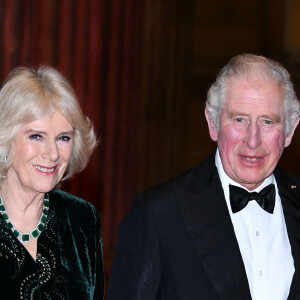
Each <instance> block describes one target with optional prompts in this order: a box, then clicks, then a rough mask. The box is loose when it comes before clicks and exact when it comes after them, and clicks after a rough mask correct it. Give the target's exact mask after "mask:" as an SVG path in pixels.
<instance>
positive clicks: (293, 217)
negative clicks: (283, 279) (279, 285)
mask: <svg viewBox="0 0 300 300" xmlns="http://www.w3.org/2000/svg"><path fill="white" fill-rule="evenodd" d="M275 177H276V182H277V186H278V190H279V194H280V198H281V203H282V207H283V213H284V218H285V223H286V227H287V232H288V236H289V240H290V244H291V249H292V255H293V259H294V265H295V273H294V277H293V280H292V284H291V288H290V295H289V297H288V299H289V300H292V299H300V274H299V273H300V190H299V187H300V186H299V187H298V186H297V184H296V183H295V182H292V181H291V182H286V180H284V181H285V182H284V181H283V180H282V179H283V178H282V176H280V172H279V175H278V172H277V173H275ZM288 181H289V180H288Z"/></svg>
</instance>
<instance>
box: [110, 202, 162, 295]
mask: <svg viewBox="0 0 300 300" xmlns="http://www.w3.org/2000/svg"><path fill="white" fill-rule="evenodd" d="M159 282H160V255H159V242H158V235H157V230H156V228H155V223H154V220H153V217H152V215H151V210H150V209H149V207H147V204H146V202H145V201H144V200H143V197H142V196H139V197H138V198H137V199H136V201H135V202H134V204H133V207H132V209H131V211H130V212H129V213H128V215H127V216H126V218H125V219H124V220H123V222H122V223H121V224H120V226H119V230H118V243H117V248H116V255H115V259H114V263H113V267H112V271H111V275H110V280H109V284H108V291H107V300H126V299H128V300H153V299H156V297H157V293H158V288H159Z"/></svg>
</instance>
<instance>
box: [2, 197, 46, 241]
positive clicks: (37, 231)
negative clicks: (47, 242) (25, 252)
mask: <svg viewBox="0 0 300 300" xmlns="http://www.w3.org/2000/svg"><path fill="white" fill-rule="evenodd" d="M0 213H1V215H2V217H3V219H4V220H5V221H6V223H7V225H8V227H9V228H10V229H11V231H12V232H13V234H14V235H15V237H16V238H17V239H18V240H20V241H21V242H29V240H30V237H32V238H34V239H37V238H38V237H39V236H40V234H41V233H42V231H43V230H44V228H45V226H46V223H47V219H48V213H49V195H48V193H46V194H45V195H44V204H43V210H42V215H41V217H40V220H39V223H38V224H37V226H36V227H35V228H34V229H33V230H32V231H30V232H29V233H24V232H21V231H19V230H18V229H17V228H16V227H15V226H14V225H13V224H12V222H11V221H10V219H9V217H8V214H7V212H6V209H5V206H4V204H3V200H2V196H1V195H0Z"/></svg>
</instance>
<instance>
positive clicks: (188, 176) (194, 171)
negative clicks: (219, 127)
mask: <svg viewBox="0 0 300 300" xmlns="http://www.w3.org/2000/svg"><path fill="white" fill-rule="evenodd" d="M214 172H217V169H216V166H215V152H213V153H212V154H210V155H209V156H208V157H207V158H206V159H205V160H204V161H202V162H201V163H199V164H197V165H195V166H193V167H192V168H190V169H188V170H186V171H185V172H183V173H181V174H179V175H177V176H176V177H174V178H171V179H170V180H168V181H166V182H163V183H161V184H159V185H156V186H154V187H151V188H149V189H147V190H145V191H144V192H142V193H140V195H139V196H141V197H138V198H143V199H147V201H151V202H159V203H161V201H162V200H166V199H168V198H170V197H174V196H175V193H176V191H177V190H179V189H185V190H188V191H190V192H192V193H198V192H199V191H201V190H202V189H203V188H205V187H206V185H207V183H208V182H209V181H210V180H211V178H212V175H213V173H214Z"/></svg>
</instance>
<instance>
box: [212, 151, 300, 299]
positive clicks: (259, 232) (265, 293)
mask: <svg viewBox="0 0 300 300" xmlns="http://www.w3.org/2000/svg"><path fill="white" fill-rule="evenodd" d="M216 166H217V169H218V172H219V176H220V179H221V183H222V187H223V190H224V195H225V199H226V203H227V207H228V210H229V214H230V217H231V221H232V224H233V227H234V232H235V235H236V238H237V241H238V245H239V248H240V252H241V254H242V258H243V262H244V265H245V270H246V274H247V277H248V283H249V287H250V292H251V296H252V299H254V300H286V299H287V297H288V294H289V290H290V286H291V282H292V278H293V274H294V271H295V268H294V260H293V257H292V253H291V245H290V242H289V238H288V235H287V230H286V225H285V220H284V215H283V210H282V205H281V199H280V196H279V194H278V188H277V184H276V180H275V177H274V175H271V176H270V177H268V178H266V179H265V180H264V182H263V183H262V184H261V185H260V186H259V187H258V188H257V189H255V190H253V191H252V192H259V191H261V190H262V189H263V188H264V187H266V186H267V185H269V184H270V183H274V185H275V189H276V198H275V208H274V212H273V214H270V213H268V212H266V211H265V210H263V209H262V208H261V207H260V206H259V205H258V204H257V202H256V201H249V203H248V205H247V206H246V207H245V208H244V209H242V210H241V211H239V212H237V213H235V214H233V213H232V210H231V205H230V200H229V184H231V185H235V186H238V187H241V188H244V189H246V188H245V187H243V186H241V185H240V184H238V183H236V182H235V181H233V180H232V179H231V178H230V177H229V176H228V175H227V174H226V173H225V171H224V169H223V166H222V162H221V158H220V155H219V151H217V154H216ZM299 230H300V229H299Z"/></svg>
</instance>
